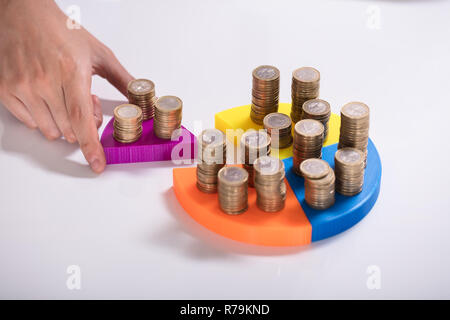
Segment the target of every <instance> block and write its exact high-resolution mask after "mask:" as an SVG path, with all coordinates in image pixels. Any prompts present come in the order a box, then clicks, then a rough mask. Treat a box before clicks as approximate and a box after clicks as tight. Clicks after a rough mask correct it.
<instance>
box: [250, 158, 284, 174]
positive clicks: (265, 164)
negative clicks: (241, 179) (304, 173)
mask: <svg viewBox="0 0 450 320" xmlns="http://www.w3.org/2000/svg"><path fill="white" fill-rule="evenodd" d="M253 166H254V169H255V170H258V172H259V173H260V174H262V175H272V174H275V173H278V172H279V171H280V170H281V169H282V168H284V164H283V162H282V161H281V160H280V159H278V158H275V157H271V156H262V157H259V158H258V159H256V160H255V162H254V164H253Z"/></svg>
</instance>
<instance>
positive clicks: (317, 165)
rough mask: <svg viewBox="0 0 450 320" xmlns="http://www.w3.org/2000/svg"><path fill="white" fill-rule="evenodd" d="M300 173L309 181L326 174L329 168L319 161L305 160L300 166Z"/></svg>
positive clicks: (326, 164) (322, 161)
mask: <svg viewBox="0 0 450 320" xmlns="http://www.w3.org/2000/svg"><path fill="white" fill-rule="evenodd" d="M300 171H301V172H302V173H303V175H305V176H307V177H309V178H311V179H319V178H321V177H324V176H325V175H327V174H328V172H329V171H330V166H329V165H328V163H327V162H325V161H324V160H321V159H307V160H305V161H303V162H302V164H301V165H300Z"/></svg>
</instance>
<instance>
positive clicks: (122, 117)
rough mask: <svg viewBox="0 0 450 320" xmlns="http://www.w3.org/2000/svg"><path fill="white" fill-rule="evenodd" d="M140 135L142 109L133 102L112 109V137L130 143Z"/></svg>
mask: <svg viewBox="0 0 450 320" xmlns="http://www.w3.org/2000/svg"><path fill="white" fill-rule="evenodd" d="M141 135H142V110H141V108H139V107H138V106H135V105H134V104H121V105H120V106H117V107H116V108H115V109H114V133H113V136H114V139H116V140H117V141H119V142H121V143H132V142H135V141H137V140H138V139H139V138H140V137H141Z"/></svg>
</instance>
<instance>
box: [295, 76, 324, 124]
mask: <svg viewBox="0 0 450 320" xmlns="http://www.w3.org/2000/svg"><path fill="white" fill-rule="evenodd" d="M319 86H320V73H319V71H317V70H316V69H314V68H311V67H303V68H299V69H296V70H294V72H293V73H292V91H291V96H292V107H291V119H292V122H294V123H297V122H298V121H300V120H301V117H302V106H303V103H305V102H306V101H308V100H311V99H316V98H317V97H318V96H319Z"/></svg>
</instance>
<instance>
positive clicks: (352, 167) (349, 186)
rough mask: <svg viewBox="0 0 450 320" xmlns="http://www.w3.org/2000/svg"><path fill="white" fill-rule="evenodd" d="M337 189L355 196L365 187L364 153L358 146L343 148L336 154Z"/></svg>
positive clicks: (341, 192)
mask: <svg viewBox="0 0 450 320" xmlns="http://www.w3.org/2000/svg"><path fill="white" fill-rule="evenodd" d="M334 166H335V169H334V170H335V173H336V191H337V192H339V193H340V194H343V195H345V196H354V195H355V194H358V193H360V192H361V191H362V189H363V184H364V153H363V152H362V151H361V150H358V149H356V148H342V149H339V150H338V151H337V152H336V153H335V155H334Z"/></svg>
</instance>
